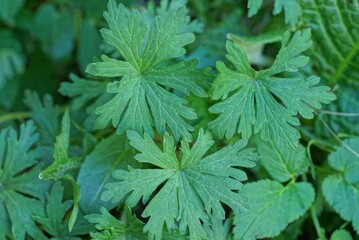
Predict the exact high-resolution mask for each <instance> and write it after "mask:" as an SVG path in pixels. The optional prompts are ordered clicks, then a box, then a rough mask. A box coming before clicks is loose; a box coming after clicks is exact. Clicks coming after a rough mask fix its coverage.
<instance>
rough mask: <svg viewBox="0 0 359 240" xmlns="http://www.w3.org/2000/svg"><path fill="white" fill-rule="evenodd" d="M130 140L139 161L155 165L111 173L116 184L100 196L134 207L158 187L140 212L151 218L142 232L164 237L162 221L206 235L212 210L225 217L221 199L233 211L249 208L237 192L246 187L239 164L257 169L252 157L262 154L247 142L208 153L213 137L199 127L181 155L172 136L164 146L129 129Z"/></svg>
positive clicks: (192, 236)
mask: <svg viewBox="0 0 359 240" xmlns="http://www.w3.org/2000/svg"><path fill="white" fill-rule="evenodd" d="M128 138H129V139H130V144H131V145H132V146H133V147H134V148H136V149H137V150H139V151H140V152H141V153H140V154H137V155H136V156H135V158H136V160H137V161H139V162H144V163H149V164H152V165H154V168H153V169H133V168H130V169H129V171H124V170H117V171H115V172H114V173H113V177H114V178H116V179H117V180H118V182H115V183H110V184H107V185H106V186H105V187H106V188H108V190H107V191H105V192H104V193H103V195H102V197H103V199H104V200H112V201H113V202H119V201H121V200H122V199H123V198H125V197H126V196H127V204H128V205H129V206H130V207H133V206H135V205H137V203H138V202H139V200H140V199H141V198H142V201H143V203H147V202H148V201H149V199H150V197H151V195H152V194H153V192H154V191H155V190H156V189H157V190H158V192H157V193H156V194H155V195H154V197H153V198H152V199H151V200H150V201H149V203H148V205H147V206H146V208H145V210H144V211H143V213H142V217H145V218H147V217H149V220H148V222H147V224H146V225H145V228H144V231H145V232H147V231H149V233H150V238H151V239H153V238H156V239H161V237H162V229H163V227H164V226H163V225H164V223H165V224H166V225H167V229H168V230H169V231H172V230H174V229H177V228H179V231H180V233H181V234H185V233H186V232H187V228H188V229H189V235H190V239H206V236H207V233H206V231H205V229H204V228H203V226H202V224H201V222H204V223H207V224H208V223H209V221H210V217H211V214H213V215H214V217H215V218H218V219H224V218H225V212H224V209H223V207H222V204H221V202H222V203H224V204H226V205H227V206H229V207H230V208H231V209H232V210H233V211H234V212H235V213H239V212H241V210H242V209H244V208H245V207H246V205H245V204H244V203H243V199H242V195H240V194H238V193H237V192H236V190H238V189H240V188H241V187H242V183H241V181H244V180H246V179H247V176H246V174H245V173H244V172H243V171H242V170H240V169H238V168H237V167H253V166H254V163H253V162H252V161H253V160H256V159H257V157H258V156H257V154H255V153H253V149H244V150H242V149H243V147H244V146H245V145H246V141H244V140H241V141H239V142H237V143H235V144H233V145H228V146H227V147H225V148H223V149H221V150H219V151H217V152H215V153H214V154H211V155H209V156H206V157H204V155H205V153H206V152H207V150H208V149H209V148H210V147H211V146H212V145H213V143H214V141H212V140H211V135H210V134H209V133H208V132H207V133H204V132H203V130H202V129H201V130H200V131H199V135H198V139H197V141H196V142H195V143H194V144H193V146H192V148H191V149H190V147H189V142H188V140H183V141H182V142H181V156H180V157H179V158H177V156H176V151H175V150H176V149H175V142H174V140H173V138H172V137H171V136H169V135H168V134H166V135H165V137H164V142H163V150H161V149H159V148H158V147H157V145H156V144H155V143H154V142H153V140H152V139H151V138H150V137H149V136H148V135H147V134H145V137H144V138H142V137H141V136H140V135H139V134H138V133H136V132H133V131H130V132H128ZM162 184H163V186H162ZM160 186H161V187H160ZM177 221H178V223H179V226H178V225H177V223H176V222H177Z"/></svg>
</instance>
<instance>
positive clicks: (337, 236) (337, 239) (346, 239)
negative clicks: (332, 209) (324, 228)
mask: <svg viewBox="0 0 359 240" xmlns="http://www.w3.org/2000/svg"><path fill="white" fill-rule="evenodd" d="M330 240H353V238H352V236H351V235H350V233H349V232H348V231H347V230H345V229H339V230H335V231H334V232H333V234H332V235H331V236H330Z"/></svg>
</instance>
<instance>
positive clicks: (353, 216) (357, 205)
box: [322, 138, 359, 234]
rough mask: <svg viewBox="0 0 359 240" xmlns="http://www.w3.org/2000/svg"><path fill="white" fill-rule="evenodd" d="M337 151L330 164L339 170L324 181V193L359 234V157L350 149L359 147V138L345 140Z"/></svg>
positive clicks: (330, 158)
mask: <svg viewBox="0 0 359 240" xmlns="http://www.w3.org/2000/svg"><path fill="white" fill-rule="evenodd" d="M344 144H345V145H346V146H341V147H340V148H338V149H337V151H336V152H334V153H332V154H330V156H329V158H328V161H329V165H330V166H331V167H332V168H333V169H335V170H337V171H338V174H337V175H330V176H328V177H327V178H325V179H324V181H323V186H322V189H323V194H324V197H325V199H326V200H327V202H328V203H329V205H330V206H331V207H332V208H333V209H334V211H336V212H337V213H338V214H339V215H340V216H341V217H342V218H343V219H345V220H346V221H352V224H353V227H354V229H355V231H356V232H357V233H358V234H359V214H358V213H359V175H358V171H359V157H358V156H357V155H355V154H354V153H353V152H351V151H349V149H348V147H349V148H351V149H354V150H357V149H359V138H351V139H347V140H345V141H344Z"/></svg>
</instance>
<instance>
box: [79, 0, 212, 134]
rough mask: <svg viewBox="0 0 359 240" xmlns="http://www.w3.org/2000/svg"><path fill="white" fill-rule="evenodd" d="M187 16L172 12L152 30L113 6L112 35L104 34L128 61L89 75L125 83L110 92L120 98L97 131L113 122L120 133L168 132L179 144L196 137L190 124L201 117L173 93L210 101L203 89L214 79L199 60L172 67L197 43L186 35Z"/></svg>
mask: <svg viewBox="0 0 359 240" xmlns="http://www.w3.org/2000/svg"><path fill="white" fill-rule="evenodd" d="M186 14H187V10H186V8H184V7H182V8H179V9H171V10H170V11H169V13H168V16H167V17H161V16H157V17H156V19H155V20H154V21H153V22H152V23H151V24H150V25H149V26H148V25H147V24H146V22H145V20H144V16H143V14H141V13H140V12H138V11H136V10H132V11H129V10H127V9H126V8H125V7H124V6H123V5H122V4H120V5H118V6H117V5H116V2H115V1H114V0H110V1H109V4H108V12H105V14H104V16H105V19H106V21H107V23H108V25H109V29H102V30H101V33H102V36H103V38H104V39H105V40H106V41H107V42H108V43H109V44H110V45H112V46H114V47H115V48H116V49H117V50H118V51H119V52H120V54H121V56H122V57H123V61H122V60H116V59H111V58H109V57H106V56H103V57H102V60H103V62H98V63H92V64H90V65H89V66H88V67H87V69H86V72H87V73H89V74H91V75H94V76H100V77H116V78H119V77H120V78H121V81H120V82H111V83H109V84H108V85H107V92H109V93H113V94H114V95H113V97H112V99H111V100H109V101H108V102H107V103H106V104H104V105H103V106H101V107H99V108H97V110H96V113H97V114H98V115H99V116H98V118H97V121H96V127H97V128H104V127H105V126H106V125H107V124H108V123H109V122H110V121H111V122H112V125H113V126H114V127H116V128H117V131H118V132H119V133H123V132H124V131H126V130H128V129H129V130H134V131H137V132H139V133H143V132H145V133H147V134H149V135H150V136H153V135H154V131H153V129H152V126H153V125H154V126H155V127H156V129H157V131H158V132H159V133H161V134H164V132H165V130H166V126H168V127H169V128H170V129H171V131H172V133H173V135H174V136H175V138H176V139H177V140H178V139H180V138H182V137H187V138H190V137H191V134H190V133H189V131H193V127H192V126H190V125H189V124H188V123H187V122H186V121H185V120H184V119H196V113H195V112H194V111H193V109H191V108H189V107H187V106H185V104H186V103H187V102H186V101H185V100H184V99H183V98H181V97H178V96H176V95H175V94H173V93H171V92H170V91H168V89H176V90H179V91H181V92H183V93H184V94H186V95H188V94H189V93H190V92H192V93H194V94H195V95H197V96H200V97H205V96H207V94H206V92H205V91H204V90H203V89H202V88H201V87H200V86H199V85H198V83H200V82H201V83H205V82H207V81H208V80H211V79H212V76H211V74H210V73H209V69H202V70H198V69H197V68H196V65H197V61H196V60H192V61H189V62H179V63H177V64H173V63H171V62H170V61H169V60H171V59H173V58H176V57H180V56H182V55H183V54H184V53H185V50H184V48H183V47H184V46H185V45H187V44H189V43H192V42H193V41H194V35H193V34H192V33H186V32H183V31H184V29H185V27H186V26H187V24H188V22H189V17H188V16H187V15H186Z"/></svg>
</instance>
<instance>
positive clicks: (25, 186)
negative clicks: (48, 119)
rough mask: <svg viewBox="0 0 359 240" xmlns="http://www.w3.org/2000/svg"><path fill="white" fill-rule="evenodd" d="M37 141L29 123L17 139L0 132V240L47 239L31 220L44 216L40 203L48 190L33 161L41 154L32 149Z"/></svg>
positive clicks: (11, 131) (11, 132) (9, 131)
mask: <svg viewBox="0 0 359 240" xmlns="http://www.w3.org/2000/svg"><path fill="white" fill-rule="evenodd" d="M38 138H39V135H38V134H37V133H35V126H34V123H33V122H32V121H29V122H26V123H25V124H22V125H21V127H20V134H19V136H18V134H17V133H16V131H15V130H14V129H12V128H6V129H3V130H1V132H0V222H1V224H0V239H6V236H8V237H10V236H12V238H14V239H18V240H24V239H26V236H27V235H29V236H31V237H33V238H34V239H40V240H42V239H46V237H45V235H44V234H43V233H42V232H41V230H40V229H39V228H38V226H37V225H36V224H35V221H34V218H33V216H34V215H35V214H36V215H40V216H44V215H45V211H44V210H45V209H44V206H43V201H44V198H45V192H46V191H47V189H48V188H49V183H48V182H45V181H41V180H40V179H38V174H39V172H40V165H38V164H37V163H36V160H37V159H38V158H39V157H40V154H41V152H39V151H38V149H34V148H33V146H34V144H35V143H36V141H37V140H38ZM25 169H27V171H26V172H23V171H24V170H25Z"/></svg>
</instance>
